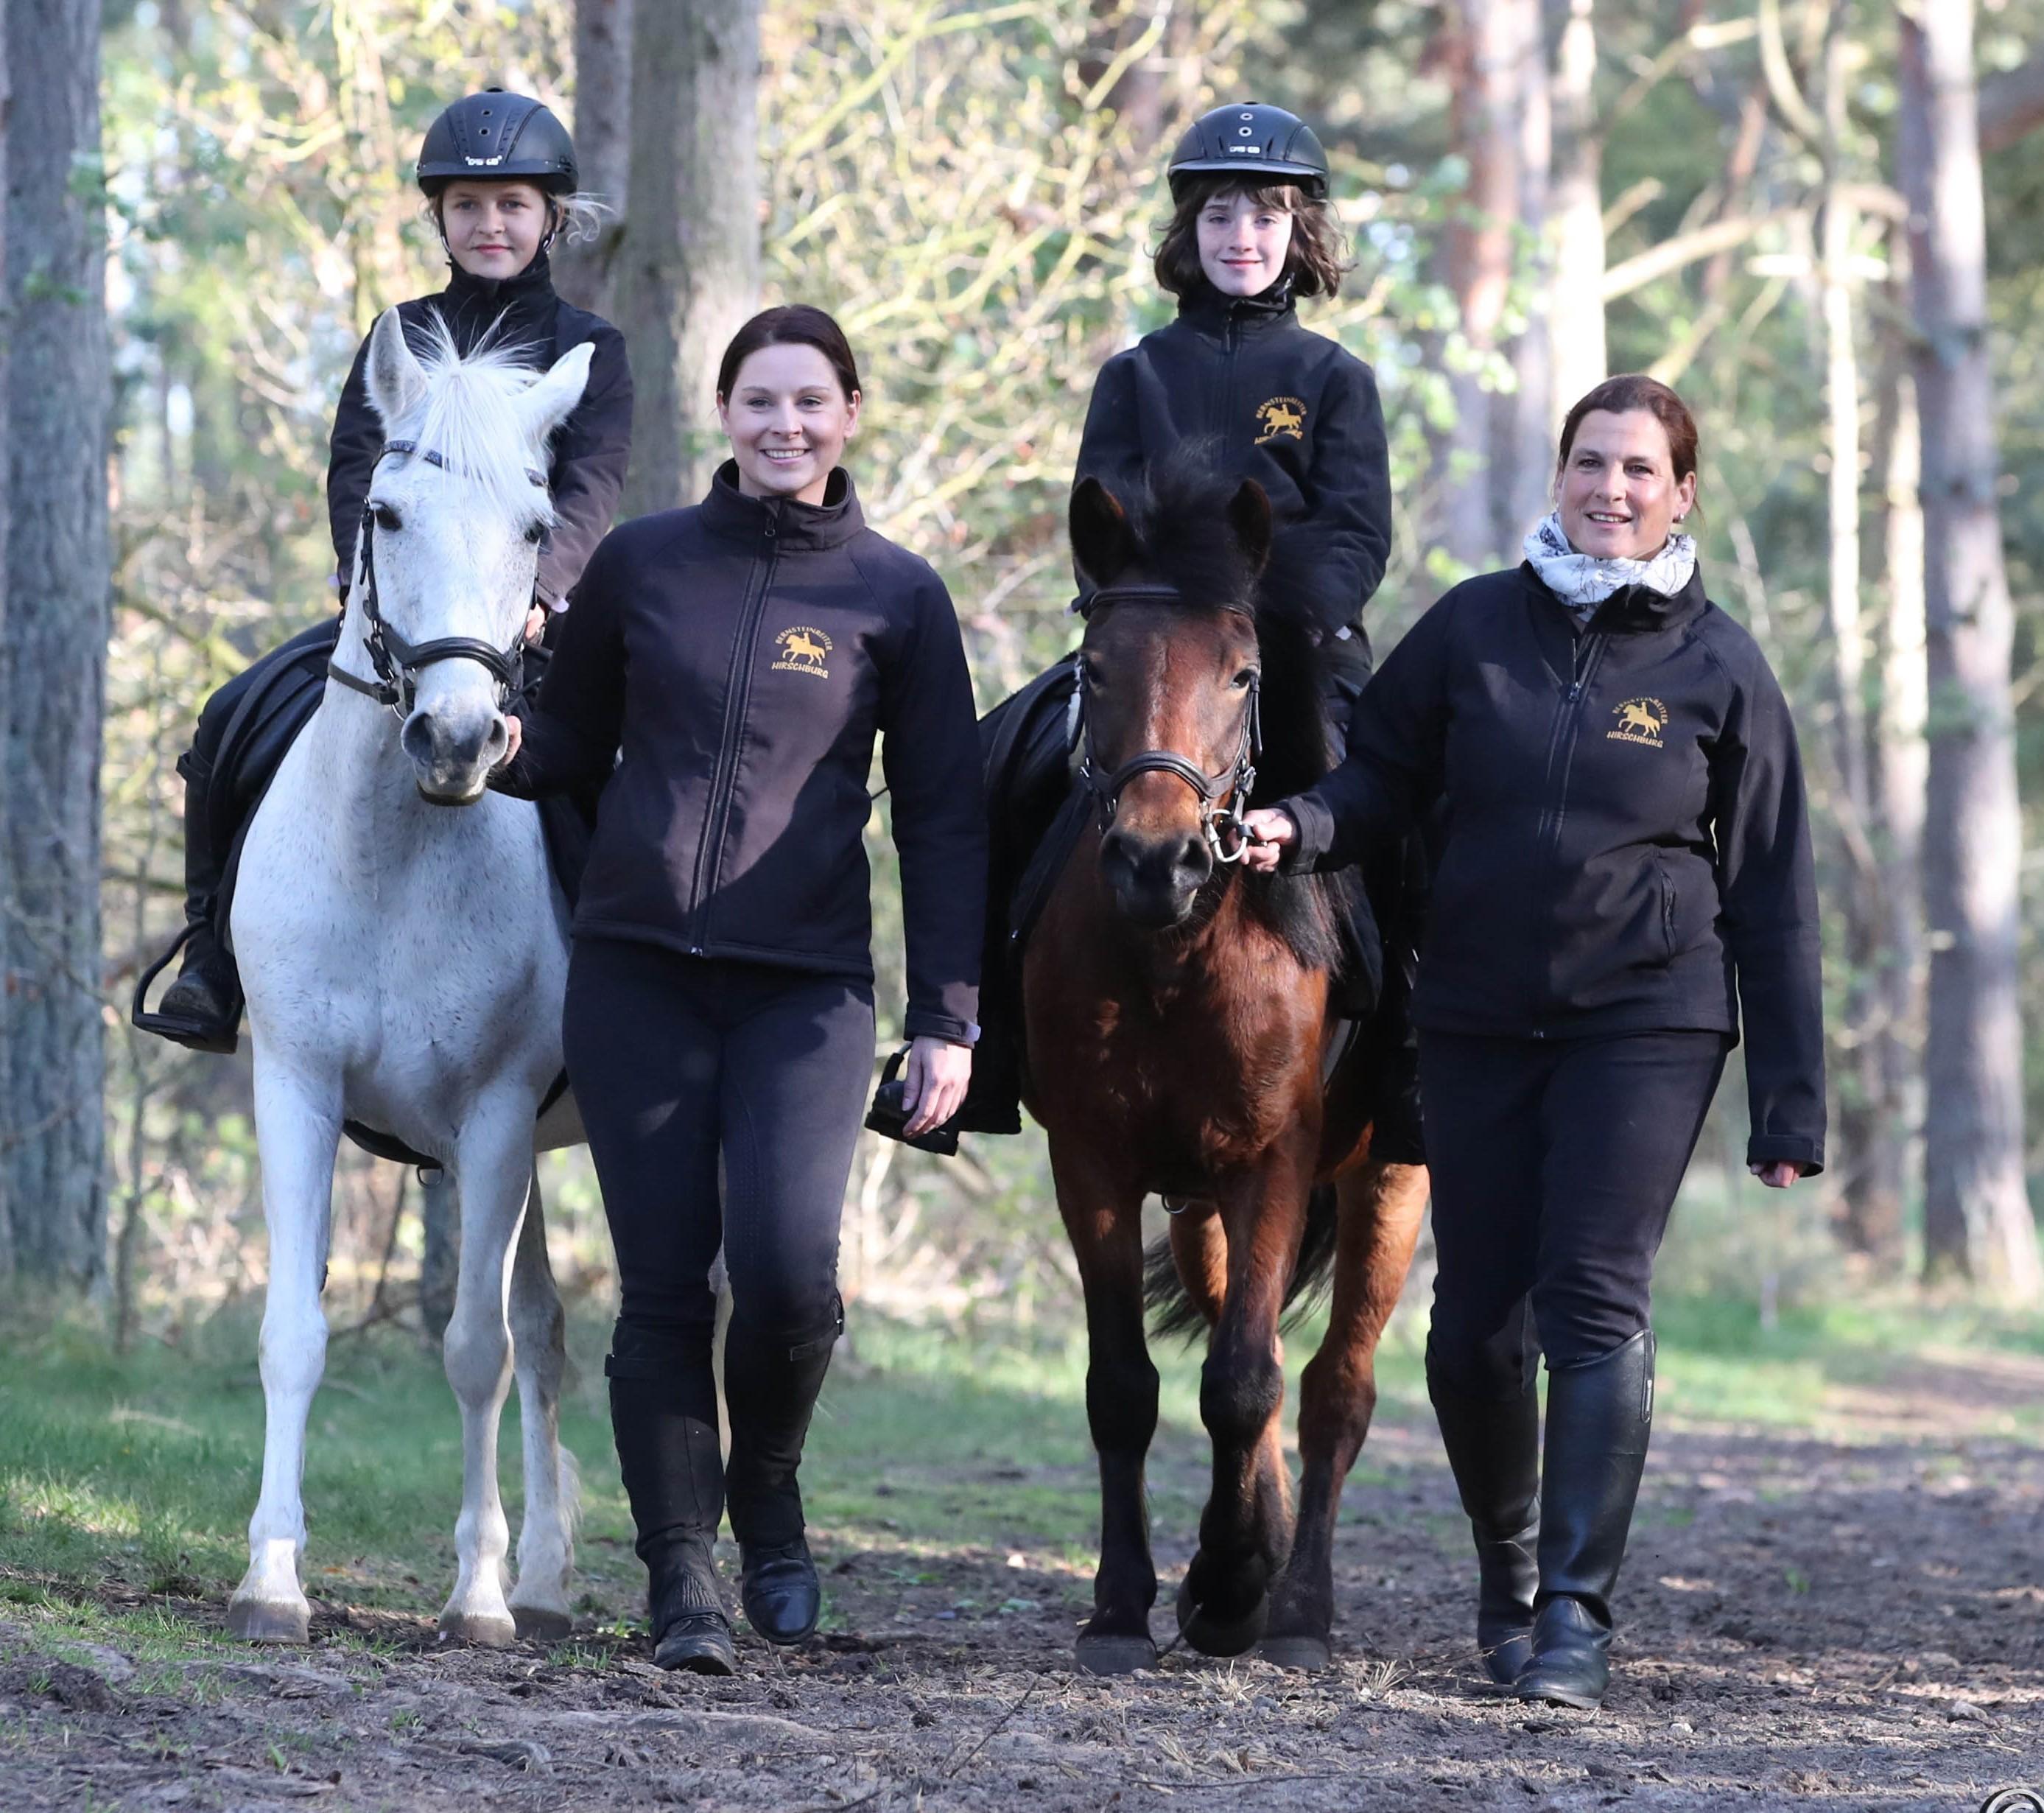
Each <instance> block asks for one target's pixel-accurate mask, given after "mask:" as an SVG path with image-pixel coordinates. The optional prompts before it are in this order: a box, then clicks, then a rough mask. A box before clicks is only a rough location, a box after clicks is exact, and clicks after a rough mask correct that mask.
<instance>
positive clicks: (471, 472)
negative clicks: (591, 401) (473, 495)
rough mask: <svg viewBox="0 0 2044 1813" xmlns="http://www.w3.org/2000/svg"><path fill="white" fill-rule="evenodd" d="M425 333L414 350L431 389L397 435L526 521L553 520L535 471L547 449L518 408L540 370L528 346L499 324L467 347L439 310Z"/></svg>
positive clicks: (423, 327) (429, 318)
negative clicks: (527, 356) (507, 336)
mask: <svg viewBox="0 0 2044 1813" xmlns="http://www.w3.org/2000/svg"><path fill="white" fill-rule="evenodd" d="M418 336H419V338H420V339H421V340H422V341H423V343H424V344H421V345H417V346H415V347H414V348H413V350H414V351H415V352H416V353H417V356H418V360H419V366H420V369H421V371H423V372H424V373H425V380H426V390H425V398H424V400H423V401H421V403H420V404H419V405H418V407H417V409H415V410H413V412H412V414H411V416H410V417H409V419H408V420H407V421H405V422H403V423H402V424H399V425H398V428H395V429H394V430H393V431H392V432H391V436H390V438H391V439H393V440H409V441H413V442H415V443H416V444H417V446H418V447H419V448H420V449H421V451H431V452H432V453H434V454H436V455H438V456H439V459H440V466H441V470H442V471H444V472H445V473H446V474H448V477H450V478H453V479H455V480H456V481H457V482H461V483H464V484H467V485H470V486H474V488H475V489H476V490H479V491H480V492H481V493H482V494H483V496H484V497H486V499H487V500H488V501H489V502H490V505H491V506H492V507H493V508H494V509H498V510H501V512H503V513H504V514H505V515H506V516H509V517H516V518H517V520H520V521H521V522H524V521H528V520H531V518H532V517H534V516H535V515H537V516H539V517H541V518H542V519H543V520H545V521H546V522H548V523H549V524H551V522H552V521H553V520H554V512H553V503H552V499H551V494H550V493H549V492H548V490H546V488H545V487H544V486H538V485H535V484H534V483H533V482H532V477H531V474H532V471H534V470H536V469H537V468H540V467H544V464H545V448H544V447H542V446H536V445H535V444H534V442H533V437H532V432H531V430H530V428H528V425H527V423H526V420H525V417H524V412H522V411H521V409H519V407H518V400H519V398H521V397H522V396H524V394H525V393H526V392H527V391H528V390H530V389H531V388H532V386H533V385H534V384H535V383H536V382H537V381H538V379H539V378H540V373H539V372H537V371H535V370H534V369H533V368H532V367H531V366H530V365H528V364H527V363H524V357H523V355H524V353H525V351H527V350H528V349H527V348H524V347H523V346H521V345H519V344H514V343H512V342H509V341H506V340H503V339H501V338H500V337H499V336H498V329H497V328H494V327H493V328H491V329H490V331H489V332H487V333H486V334H484V335H483V336H482V339H481V340H478V342H477V343H476V344H475V345H474V347H472V348H471V349H470V350H469V351H467V352H466V353H464V352H463V351H462V350H461V348H460V347H459V344H457V343H456V342H455V337H454V334H453V332H452V330H451V328H449V327H448V324H447V322H446V321H445V320H444V319H443V317H441V315H440V311H439V310H438V309H428V310H427V311H426V317H425V321H424V323H423V324H422V325H421V328H419V330H418Z"/></svg>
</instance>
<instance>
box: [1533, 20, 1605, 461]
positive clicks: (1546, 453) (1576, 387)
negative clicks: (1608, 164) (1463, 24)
mask: <svg viewBox="0 0 2044 1813" xmlns="http://www.w3.org/2000/svg"><path fill="white" fill-rule="evenodd" d="M1550 3H1551V0H1550ZM1594 4H1595V0H1566V9H1567V22H1566V24H1565V25H1563V26H1562V40H1561V44H1560V47H1559V50H1558V54H1557V57H1556V61H1555V77H1554V187H1553V191H1552V194H1551V197H1550V209H1551V213H1552V216H1553V220H1554V281H1553V283H1552V284H1551V286H1550V290H1549V298H1550V299H1549V303H1548V321H1547V332H1548V338H1549V341H1550V344H1551V345H1552V347H1553V349H1554V350H1553V355H1552V357H1553V360H1554V375H1553V387H1554V403H1553V406H1552V408H1551V409H1550V411H1549V414H1550V417H1552V418H1553V420H1552V423H1551V425H1552V426H1553V427H1554V428H1555V429H1556V430H1557V431H1558V429H1559V428H1560V418H1561V417H1562V416H1565V415H1566V414H1567V413H1568V412H1569V409H1570V408H1571V407H1573V405H1574V404H1575V402H1576V401H1577V398H1580V397H1582V396H1584V395H1585V394H1587V393H1588V392H1589V390H1591V389H1592V388H1593V386H1595V385H1596V384H1597V383H1599V382H1601V381H1602V379H1603V378H1604V377H1606V376H1607V375H1608V363H1607V361H1608V359H1609V356H1610V355H1609V354H1608V352H1607V351H1606V350H1605V346H1604V294H1603V292H1604V194H1603V183H1604V177H1603V162H1604V150H1603V145H1602V144H1601V142H1600V138H1599V136H1598V129H1597V122H1596V103H1595V101H1594V98H1593V92H1592V90H1593V86H1594V84H1595V82H1596V27H1595V25H1594V23H1593V6H1594ZM1540 451H1541V468H1540V469H1541V472H1542V475H1543V479H1544V478H1545V475H1546V471H1547V469H1548V467H1549V466H1550V464H1551V463H1552V461H1551V452H1552V449H1551V447H1549V446H1546V445H1545V444H1543V447H1542V448H1541V450H1540Z"/></svg>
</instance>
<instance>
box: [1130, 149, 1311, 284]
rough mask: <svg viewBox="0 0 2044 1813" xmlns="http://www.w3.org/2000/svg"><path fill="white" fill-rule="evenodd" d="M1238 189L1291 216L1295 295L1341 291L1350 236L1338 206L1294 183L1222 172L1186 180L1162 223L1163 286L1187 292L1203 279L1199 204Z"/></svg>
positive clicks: (1288, 271) (1290, 270)
mask: <svg viewBox="0 0 2044 1813" xmlns="http://www.w3.org/2000/svg"><path fill="white" fill-rule="evenodd" d="M1238 195H1247V197H1248V198H1250V200H1251V201H1252V202H1254V203H1255V204H1256V205H1257V206H1258V207H1259V208H1281V209H1284V211H1285V213H1288V214H1289V215H1290V216H1291V217H1292V244H1291V248H1290V249H1289V251H1288V252H1286V253H1285V276H1286V277H1289V278H1291V280H1292V294H1293V295H1295V296H1298V297H1301V298H1304V297H1307V296H1339V294H1341V283H1342V274H1343V272H1344V271H1347V270H1348V269H1349V268H1350V265H1349V260H1348V241H1347V239H1346V238H1345V237H1344V236H1343V233H1342V230H1341V227H1340V225H1339V223H1338V222H1337V221H1335V215H1334V210H1333V209H1331V208H1330V207H1329V206H1328V205H1327V203H1326V202H1315V201H1312V200H1310V199H1308V197H1307V195H1306V194H1305V192H1304V190H1301V189H1300V188H1299V187H1297V185H1295V184H1293V183H1290V182H1274V183H1267V184H1266V185H1264V186H1262V187H1260V188H1258V187H1252V186H1251V185H1250V184H1248V183H1247V182H1240V181H1238V180H1235V179H1233V178H1231V177H1229V176H1227V175H1220V176H1212V177H1208V178H1205V179H1201V180H1199V181H1196V182H1188V183H1187V184H1186V185H1185V196H1184V198H1183V199H1182V200H1181V201H1180V202H1179V203H1178V206H1177V207H1176V208H1175V209H1173V211H1172V214H1171V224H1170V225H1169V226H1168V227H1166V229H1164V243H1163V244H1162V245H1160V246H1158V248H1157V257H1156V268H1157V282H1158V285H1159V286H1161V287H1162V288H1163V289H1165V290H1168V291H1169V292H1170V294H1172V295H1174V296H1185V295H1189V294H1191V293H1192V291H1193V290H1195V289H1197V287H1198V286H1200V285H1201V283H1202V282H1204V281H1205V274H1204V272H1203V271H1201V269H1200V210H1201V209H1202V208H1204V206H1205V205H1207V203H1208V202H1211V201H1213V200H1215V199H1216V198H1221V199H1224V200H1228V201H1232V200H1233V199H1234V198H1235V197H1236V196H1238Z"/></svg>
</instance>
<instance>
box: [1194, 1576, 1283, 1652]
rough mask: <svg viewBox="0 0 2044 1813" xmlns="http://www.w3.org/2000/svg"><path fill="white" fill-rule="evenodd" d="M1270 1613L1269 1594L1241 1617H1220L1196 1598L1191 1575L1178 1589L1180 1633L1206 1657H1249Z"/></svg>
mask: <svg viewBox="0 0 2044 1813" xmlns="http://www.w3.org/2000/svg"><path fill="white" fill-rule="evenodd" d="M1269 1620H1270V1596H1269V1595H1268V1594H1266V1595H1265V1596H1263V1597H1262V1598H1261V1599H1259V1600H1257V1602H1256V1603H1255V1604H1254V1605H1253V1606H1251V1608H1249V1610H1248V1611H1245V1612H1244V1613H1243V1615H1241V1616H1240V1617H1239V1618H1235V1619H1221V1618H1217V1617H1216V1616H1215V1615H1213V1613H1212V1612H1211V1611H1208V1610H1207V1608H1205V1607H1204V1606H1203V1605H1201V1604H1199V1603H1198V1602H1197V1600H1194V1599H1193V1595H1192V1579H1191V1577H1190V1576H1189V1575H1188V1576H1187V1577H1186V1578H1185V1581H1184V1582H1183V1584H1181V1585H1180V1587H1179V1588H1178V1634H1180V1635H1181V1636H1182V1637H1183V1638H1185V1641H1186V1642H1189V1643H1190V1644H1191V1645H1192V1646H1193V1648H1194V1649H1196V1650H1198V1651H1199V1652H1200V1654H1201V1655H1203V1656H1246V1655H1247V1654H1249V1652H1250V1651H1251V1650H1253V1649H1254V1648H1255V1647H1256V1645H1257V1642H1258V1639H1259V1638H1261V1637H1262V1634H1263V1627H1264V1625H1265V1624H1266V1623H1268V1622H1269Z"/></svg>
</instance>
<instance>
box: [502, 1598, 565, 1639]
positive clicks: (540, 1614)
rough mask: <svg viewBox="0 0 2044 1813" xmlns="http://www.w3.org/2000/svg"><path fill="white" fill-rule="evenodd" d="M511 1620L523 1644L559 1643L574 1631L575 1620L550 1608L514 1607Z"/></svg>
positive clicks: (539, 1606)
mask: <svg viewBox="0 0 2044 1813" xmlns="http://www.w3.org/2000/svg"><path fill="white" fill-rule="evenodd" d="M511 1619H512V1623H513V1624H514V1625H515V1626H516V1627H517V1632H518V1641H519V1642H521V1643H558V1642H560V1641H561V1639H562V1638H564V1637H567V1636H571V1635H572V1634H574V1619H572V1618H571V1617H570V1616H569V1615H567V1613H566V1612H565V1611H555V1610H554V1609H553V1608H551V1607H550V1606H541V1605H514V1606H513V1607H512V1608H511Z"/></svg>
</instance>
